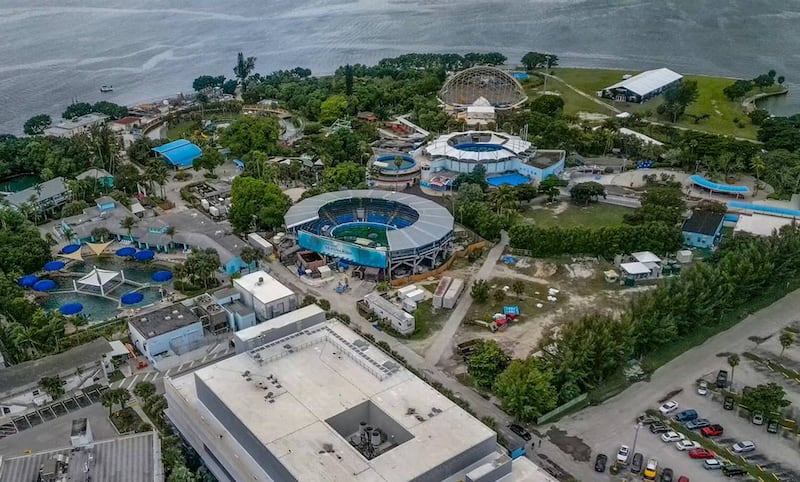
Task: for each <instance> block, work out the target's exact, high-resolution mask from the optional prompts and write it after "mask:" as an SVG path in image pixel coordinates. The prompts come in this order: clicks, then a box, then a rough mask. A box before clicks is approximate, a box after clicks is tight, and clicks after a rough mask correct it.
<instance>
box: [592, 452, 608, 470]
mask: <svg viewBox="0 0 800 482" xmlns="http://www.w3.org/2000/svg"><path fill="white" fill-rule="evenodd" d="M606 462H608V457H607V456H606V454H597V458H596V459H594V471H595V472H605V471H606Z"/></svg>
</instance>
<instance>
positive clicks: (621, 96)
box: [598, 68, 683, 103]
mask: <svg viewBox="0 0 800 482" xmlns="http://www.w3.org/2000/svg"><path fill="white" fill-rule="evenodd" d="M682 79H683V76H682V75H681V74H679V73H677V72H673V71H672V70H670V69H667V68H661V69H655V70H646V71H644V72H642V73H640V74H637V75H634V76H633V77H631V78H628V79H623V80H621V81H620V82H617V83H616V84H614V85H610V86H608V87H606V88H605V89H603V90H602V91H600V92H599V93H598V94H599V96H600V97H608V98H611V99H614V100H616V101H620V102H636V103H639V102H644V101H646V100H648V99H651V98H653V97H655V96H657V95H659V94H661V93H662V92H664V91H665V90H667V89H669V88H670V87H672V86H673V85H675V84H677V83H678V82H680V81H681V80H682Z"/></svg>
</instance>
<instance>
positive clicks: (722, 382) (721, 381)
mask: <svg viewBox="0 0 800 482" xmlns="http://www.w3.org/2000/svg"><path fill="white" fill-rule="evenodd" d="M727 386H728V371H727V370H720V371H719V372H718V373H717V388H725V387H727Z"/></svg>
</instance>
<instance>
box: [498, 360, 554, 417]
mask: <svg viewBox="0 0 800 482" xmlns="http://www.w3.org/2000/svg"><path fill="white" fill-rule="evenodd" d="M552 379H553V374H552V373H551V372H550V371H548V370H547V368H545V367H544V366H543V365H542V363H541V362H540V360H539V359H538V358H536V357H529V358H527V359H525V360H514V361H512V362H511V364H509V366H508V368H506V369H505V370H504V371H503V373H501V374H500V375H499V376H498V377H497V380H496V381H495V384H494V393H495V395H497V398H499V399H500V401H501V402H502V404H503V409H504V410H505V411H506V412H508V413H509V414H510V415H512V416H513V417H515V418H516V419H518V420H521V421H523V422H535V421H536V419H537V418H539V417H540V416H542V415H544V414H545V413H547V412H549V411H550V410H552V409H554V408H556V406H557V404H558V393H557V392H556V389H555V388H554V387H553V384H552Z"/></svg>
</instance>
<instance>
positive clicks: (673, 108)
mask: <svg viewBox="0 0 800 482" xmlns="http://www.w3.org/2000/svg"><path fill="white" fill-rule="evenodd" d="M699 95H700V91H699V90H698V88H697V81H694V80H684V81H683V82H681V83H679V84H677V85H675V86H673V87H671V88H669V89H668V90H667V91H666V92H664V103H663V104H661V105H660V106H658V109H657V111H658V113H659V114H662V115H666V116H668V117H669V118H670V119H671V120H672V122H678V119H680V118H681V116H682V115H683V114H684V113H685V112H686V108H687V107H689V105H690V104H692V103H693V102H694V101H695V100H697V97H698V96H699Z"/></svg>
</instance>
